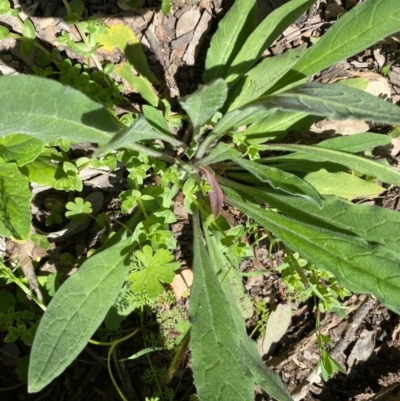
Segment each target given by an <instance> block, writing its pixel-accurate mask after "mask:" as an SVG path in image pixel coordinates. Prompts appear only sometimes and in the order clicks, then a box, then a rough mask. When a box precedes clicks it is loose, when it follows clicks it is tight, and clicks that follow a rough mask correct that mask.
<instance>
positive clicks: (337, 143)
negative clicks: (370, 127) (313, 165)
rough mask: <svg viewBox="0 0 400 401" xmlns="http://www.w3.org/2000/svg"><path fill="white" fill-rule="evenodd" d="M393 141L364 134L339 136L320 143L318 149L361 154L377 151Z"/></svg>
mask: <svg viewBox="0 0 400 401" xmlns="http://www.w3.org/2000/svg"><path fill="white" fill-rule="evenodd" d="M391 141H392V138H390V136H389V135H382V134H375V133H373V132H362V133H360V134H354V135H345V136H339V137H336V138H330V139H326V140H325V141H322V142H320V143H319V144H318V145H317V147H319V148H325V149H333V150H341V151H343V152H348V153H359V152H364V151H366V150H372V149H375V148H376V147H378V146H386V145H389V143H390V142H391Z"/></svg>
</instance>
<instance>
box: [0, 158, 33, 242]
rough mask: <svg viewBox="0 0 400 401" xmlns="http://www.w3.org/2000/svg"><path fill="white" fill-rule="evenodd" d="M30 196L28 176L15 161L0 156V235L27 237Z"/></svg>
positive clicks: (29, 226) (29, 223)
mask: <svg viewBox="0 0 400 401" xmlns="http://www.w3.org/2000/svg"><path fill="white" fill-rule="evenodd" d="M31 198H32V194H31V191H30V190H29V182H28V178H27V177H25V176H24V175H23V174H21V172H20V171H19V170H18V167H17V165H16V164H15V163H6V162H5V161H4V160H3V159H2V158H0V235H3V236H4V237H13V238H15V239H18V240H23V239H27V238H28V237H29V231H30V228H31V218H32V216H31V213H30V209H29V205H30V201H31Z"/></svg>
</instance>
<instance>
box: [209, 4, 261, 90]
mask: <svg viewBox="0 0 400 401" xmlns="http://www.w3.org/2000/svg"><path fill="white" fill-rule="evenodd" d="M257 16H258V8H257V1H256V0H236V1H235V3H234V4H233V6H232V7H231V9H230V10H229V11H228V13H227V14H226V16H225V17H224V18H223V19H222V21H221V22H220V23H219V25H218V30H217V32H216V33H215V34H214V36H213V37H212V39H211V44H210V48H209V49H208V52H207V59H206V68H205V71H204V74H203V80H204V82H205V83H208V82H211V81H213V80H214V79H217V78H226V77H227V72H228V69H229V66H230V64H231V62H232V61H233V59H234V58H235V56H236V55H237V53H238V52H239V50H240V48H241V47H242V46H243V44H244V43H245V41H246V39H247V37H248V36H249V34H250V33H251V32H252V31H253V29H254V28H255V27H256V24H257Z"/></svg>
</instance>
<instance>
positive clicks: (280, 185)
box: [202, 143, 322, 207]
mask: <svg viewBox="0 0 400 401" xmlns="http://www.w3.org/2000/svg"><path fill="white" fill-rule="evenodd" d="M224 160H232V161H234V162H235V163H236V164H238V165H239V166H241V167H243V168H244V169H246V170H247V171H249V172H250V173H251V174H252V175H253V176H254V177H256V178H257V179H258V180H260V181H262V182H268V184H269V185H271V186H272V187H273V188H275V189H280V190H282V191H284V192H287V193H290V194H291V195H294V196H301V197H304V198H306V199H308V200H309V201H311V202H313V203H315V204H317V205H318V206H320V207H321V206H322V200H321V196H320V195H319V194H318V192H317V191H316V190H315V188H313V187H312V186H311V185H309V184H308V183H306V182H305V181H304V180H302V179H301V178H299V177H297V176H296V175H294V174H291V173H288V172H286V171H283V170H280V169H277V168H275V167H270V166H264V165H262V164H259V163H256V162H253V161H249V160H247V159H244V158H243V157H242V154H241V153H239V152H238V151H236V150H234V149H232V148H231V147H229V146H227V145H225V144H223V143H220V144H218V146H217V147H216V148H214V149H213V150H212V151H211V153H210V155H209V156H208V157H206V158H205V159H204V160H202V164H203V165H207V164H209V163H210V162H212V163H217V162H221V161H224Z"/></svg>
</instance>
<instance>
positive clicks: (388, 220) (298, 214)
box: [222, 181, 400, 252]
mask: <svg viewBox="0 0 400 401" xmlns="http://www.w3.org/2000/svg"><path fill="white" fill-rule="evenodd" d="M222 182H223V183H224V184H225V182H224V181H222ZM226 185H229V186H232V185H234V188H235V189H237V190H239V191H240V192H241V193H242V194H248V195H249V196H251V197H252V198H253V199H257V200H259V201H261V202H264V203H266V204H267V205H270V206H271V207H273V208H276V209H279V210H280V211H281V212H282V213H285V214H286V215H287V216H289V217H292V218H294V219H296V220H298V221H302V222H303V223H304V224H312V225H315V226H319V227H321V228H326V229H329V230H331V231H338V232H341V233H344V234H348V235H354V234H355V235H357V236H359V237H361V238H364V239H365V240H366V241H368V242H377V243H380V244H382V245H385V246H386V247H388V248H390V249H392V250H393V251H395V252H397V251H398V249H399V246H400V231H399V230H398V227H399V224H400V213H398V212H397V211H394V210H389V209H385V208H381V207H377V206H372V205H355V204H353V203H351V202H348V201H345V200H344V199H339V198H337V197H335V196H325V197H324V207H323V208H322V209H319V208H316V207H315V206H314V205H313V204H312V203H310V202H308V201H307V200H305V199H303V198H299V197H296V198H294V197H293V196H291V195H289V194H285V193H284V192H281V191H277V190H275V189H273V188H261V187H250V186H245V185H242V184H238V183H232V182H231V181H229V182H227V183H226ZM371 216H374V218H373V219H371Z"/></svg>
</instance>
